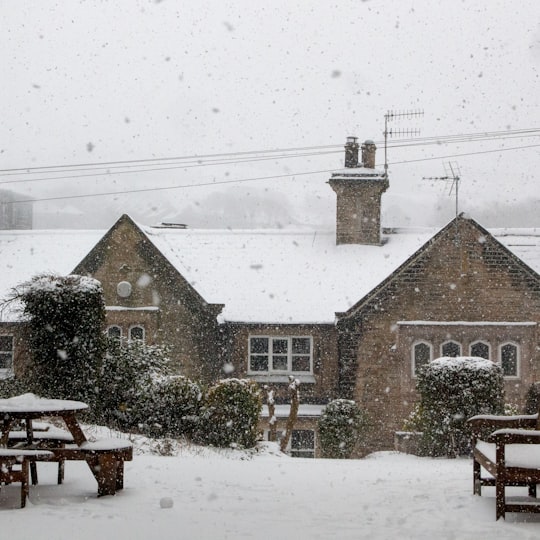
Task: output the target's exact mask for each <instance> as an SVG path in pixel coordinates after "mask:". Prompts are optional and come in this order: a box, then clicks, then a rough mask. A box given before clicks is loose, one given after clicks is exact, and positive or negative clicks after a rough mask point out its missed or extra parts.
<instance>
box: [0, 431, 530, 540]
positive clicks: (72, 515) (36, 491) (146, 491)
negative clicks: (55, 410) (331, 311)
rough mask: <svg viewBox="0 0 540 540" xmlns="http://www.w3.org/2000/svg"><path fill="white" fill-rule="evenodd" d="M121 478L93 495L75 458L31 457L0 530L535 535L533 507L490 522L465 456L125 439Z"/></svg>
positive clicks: (110, 535)
mask: <svg viewBox="0 0 540 540" xmlns="http://www.w3.org/2000/svg"><path fill="white" fill-rule="evenodd" d="M136 447H137V455H135V457H134V460H133V461H132V462H129V463H126V483H125V489H124V490H123V491H122V492H120V493H119V494H117V495H116V496H114V497H110V496H108V497H103V498H99V499H98V498H97V496H96V483H95V480H94V479H93V477H92V475H91V473H90V471H89V469H88V467H87V466H86V464H85V463H83V462H68V463H67V464H66V480H65V484H63V485H61V486H58V485H56V484H55V474H56V465H55V464H52V463H51V464H45V463H44V464H39V466H38V469H39V473H40V484H39V486H35V487H34V486H33V487H31V488H30V500H29V501H28V503H27V507H26V508H25V509H18V508H17V506H18V502H19V486H18V485H13V486H8V487H2V490H1V491H0V530H2V538H9V539H10V540H28V539H29V538H41V539H45V540H49V539H51V540H53V539H54V540H62V539H66V540H67V539H69V540H74V539H77V540H96V539H98V538H99V539H105V540H107V539H115V540H123V539H153V538H161V539H166V538H174V539H179V538H185V539H212V540H220V539H225V538H227V539H235V540H236V539H241V538H256V539H259V538H260V539H267V538H279V539H280V540H286V539H304V538H305V539H315V538H320V539H324V540H328V539H349V538H350V539H353V538H354V539H355V540H358V539H363V538H366V539H368V538H369V539H394V538H396V539H397V538H399V539H408V538H411V539H424V538H425V539H429V540H432V539H433V538H438V539H460V540H462V539H475V540H477V539H480V538H497V539H511V540H519V539H530V540H532V539H536V538H538V537H539V535H540V516H535V515H517V514H510V515H508V517H507V520H506V522H505V521H503V520H500V521H498V522H496V521H495V501H494V498H493V497H494V493H493V491H492V488H487V489H486V496H482V497H476V496H473V495H472V478H471V477H472V463H471V460H469V459H457V460H449V459H429V458H417V457H414V456H409V455H405V454H399V453H395V452H380V453H377V454H372V455H370V456H368V457H367V458H366V459H363V460H355V461H339V460H309V459H296V458H289V457H286V456H283V455H281V454H279V452H277V450H276V449H275V448H273V447H272V446H268V445H267V446H263V447H261V448H260V449H259V451H258V452H241V451H218V450H215V451H214V450H211V449H202V448H198V447H193V446H187V447H186V446H184V447H179V448H177V449H176V450H174V451H173V453H174V454H175V455H174V456H172V457H164V456H159V455H155V454H151V453H150V452H149V450H148V444H146V445H145V444H142V445H141V444H140V441H136Z"/></svg>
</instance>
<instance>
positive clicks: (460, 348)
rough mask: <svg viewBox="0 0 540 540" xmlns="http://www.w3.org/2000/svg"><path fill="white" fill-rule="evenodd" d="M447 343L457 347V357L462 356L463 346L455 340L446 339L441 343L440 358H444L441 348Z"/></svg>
mask: <svg viewBox="0 0 540 540" xmlns="http://www.w3.org/2000/svg"><path fill="white" fill-rule="evenodd" d="M449 343H454V344H455V345H459V354H458V356H463V345H462V344H461V343H460V342H459V341H456V340H455V339H447V340H446V341H444V342H443V343H441V349H440V351H441V357H444V356H445V354H444V353H443V347H444V346H445V345H448V344H449Z"/></svg>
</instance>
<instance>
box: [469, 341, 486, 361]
mask: <svg viewBox="0 0 540 540" xmlns="http://www.w3.org/2000/svg"><path fill="white" fill-rule="evenodd" d="M479 344H481V345H485V346H486V347H487V348H488V357H487V358H486V360H491V344H490V343H489V342H487V341H484V340H483V339H477V340H476V341H473V342H472V343H471V344H470V345H469V354H470V355H471V356H474V355H473V352H472V348H473V347H474V346H475V345H479Z"/></svg>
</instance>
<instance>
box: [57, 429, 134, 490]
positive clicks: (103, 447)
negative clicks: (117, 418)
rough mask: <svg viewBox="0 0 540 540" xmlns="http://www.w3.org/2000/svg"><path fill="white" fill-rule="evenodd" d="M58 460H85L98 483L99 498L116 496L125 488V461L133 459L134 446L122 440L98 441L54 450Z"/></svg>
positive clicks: (69, 445)
mask: <svg viewBox="0 0 540 540" xmlns="http://www.w3.org/2000/svg"><path fill="white" fill-rule="evenodd" d="M52 452H53V453H54V459H56V460H66V461H69V460H85V461H86V462H87V463H88V465H89V466H90V469H91V471H92V474H93V475H94V477H95V479H96V480H97V483H98V496H99V497H101V496H103V495H114V494H115V493H116V491H118V490H121V489H123V487H124V461H131V460H132V459H133V445H132V444H131V443H130V442H129V441H126V440H122V439H115V438H110V439H98V440H97V441H87V442H84V443H82V444H81V445H80V446H78V445H75V444H66V445H65V446H64V447H63V448H56V449H52Z"/></svg>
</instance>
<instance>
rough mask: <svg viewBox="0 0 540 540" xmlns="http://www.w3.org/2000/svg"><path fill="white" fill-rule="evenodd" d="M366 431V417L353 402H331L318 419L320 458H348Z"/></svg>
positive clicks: (342, 400)
mask: <svg viewBox="0 0 540 540" xmlns="http://www.w3.org/2000/svg"><path fill="white" fill-rule="evenodd" d="M366 429H367V419H366V416H365V414H364V413H363V412H362V410H361V409H360V407H358V405H357V404H356V403H355V402H354V401H352V400H349V399H335V400H334V401H331V402H330V403H329V404H328V405H327V406H326V407H325V409H324V411H323V413H322V415H321V417H320V419H319V438H320V443H321V454H322V457H325V458H340V459H347V458H350V457H351V455H352V452H353V450H354V448H355V446H356V444H357V442H358V441H359V440H360V439H361V437H362V435H363V434H364V433H365V431H366Z"/></svg>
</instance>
